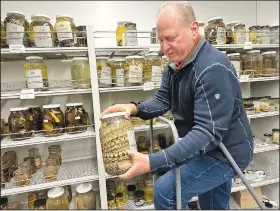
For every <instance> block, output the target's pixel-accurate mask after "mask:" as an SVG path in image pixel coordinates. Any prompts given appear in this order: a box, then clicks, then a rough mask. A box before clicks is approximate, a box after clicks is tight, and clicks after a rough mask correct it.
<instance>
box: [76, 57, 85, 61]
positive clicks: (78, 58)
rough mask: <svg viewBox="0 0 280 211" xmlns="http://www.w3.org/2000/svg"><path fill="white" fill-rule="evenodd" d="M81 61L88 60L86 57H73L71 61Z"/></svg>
mask: <svg viewBox="0 0 280 211" xmlns="http://www.w3.org/2000/svg"><path fill="white" fill-rule="evenodd" d="M82 60H88V57H74V58H73V61H82Z"/></svg>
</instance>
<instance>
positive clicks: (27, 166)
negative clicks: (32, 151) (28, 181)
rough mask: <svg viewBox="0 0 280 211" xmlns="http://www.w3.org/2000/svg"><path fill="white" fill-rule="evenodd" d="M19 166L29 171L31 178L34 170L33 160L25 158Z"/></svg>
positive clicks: (25, 171) (26, 171)
mask: <svg viewBox="0 0 280 211" xmlns="http://www.w3.org/2000/svg"><path fill="white" fill-rule="evenodd" d="M19 168H20V169H22V171H23V173H27V174H28V176H29V178H31V174H32V171H34V169H33V170H32V171H31V168H32V166H31V161H30V160H26V159H25V160H24V161H23V162H22V163H20V164H19Z"/></svg>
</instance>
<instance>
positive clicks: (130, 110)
mask: <svg viewBox="0 0 280 211" xmlns="http://www.w3.org/2000/svg"><path fill="white" fill-rule="evenodd" d="M116 112H125V118H126V119H129V117H130V116H134V115H136V113H137V112H138V109H137V107H136V105H134V104H132V103H130V104H116V105H113V106H110V107H109V108H107V109H106V110H105V111H103V112H102V113H101V114H100V117H99V119H100V120H101V119H102V116H103V115H105V114H109V113H116Z"/></svg>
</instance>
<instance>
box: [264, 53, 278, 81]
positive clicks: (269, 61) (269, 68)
mask: <svg viewBox="0 0 280 211" xmlns="http://www.w3.org/2000/svg"><path fill="white" fill-rule="evenodd" d="M262 58H263V76H275V75H278V70H277V56H276V51H268V52H264V53H262Z"/></svg>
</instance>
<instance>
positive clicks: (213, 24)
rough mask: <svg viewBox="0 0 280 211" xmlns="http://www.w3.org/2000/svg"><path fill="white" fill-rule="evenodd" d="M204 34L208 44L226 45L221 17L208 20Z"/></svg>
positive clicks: (224, 29) (224, 28)
mask: <svg viewBox="0 0 280 211" xmlns="http://www.w3.org/2000/svg"><path fill="white" fill-rule="evenodd" d="M205 34H206V39H207V40H208V41H209V43H210V44H217V45H223V44H226V27H225V24H224V22H223V19H222V18H221V17H214V18H210V19H209V20H208V26H207V27H206V33H205Z"/></svg>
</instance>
